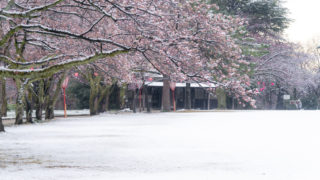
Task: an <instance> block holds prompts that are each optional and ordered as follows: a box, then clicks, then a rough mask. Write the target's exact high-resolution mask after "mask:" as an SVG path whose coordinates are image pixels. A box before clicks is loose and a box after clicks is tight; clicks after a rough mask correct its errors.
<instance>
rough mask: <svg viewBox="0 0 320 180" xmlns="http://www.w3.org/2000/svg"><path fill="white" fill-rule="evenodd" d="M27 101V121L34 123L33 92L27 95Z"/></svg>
mask: <svg viewBox="0 0 320 180" xmlns="http://www.w3.org/2000/svg"><path fill="white" fill-rule="evenodd" d="M30 96H31V97H30ZM25 102H26V121H27V123H33V121H32V95H31V94H28V95H26V97H25Z"/></svg>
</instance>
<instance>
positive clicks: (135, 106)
mask: <svg viewBox="0 0 320 180" xmlns="http://www.w3.org/2000/svg"><path fill="white" fill-rule="evenodd" d="M132 101H133V102H132V111H133V113H136V112H137V90H136V89H135V90H133V100H132Z"/></svg>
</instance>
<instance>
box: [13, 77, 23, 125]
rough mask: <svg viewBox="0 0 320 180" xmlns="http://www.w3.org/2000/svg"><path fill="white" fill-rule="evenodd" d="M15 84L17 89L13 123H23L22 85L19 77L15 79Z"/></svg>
mask: <svg viewBox="0 0 320 180" xmlns="http://www.w3.org/2000/svg"><path fill="white" fill-rule="evenodd" d="M16 86H17V89H18V92H17V93H18V94H17V99H16V121H15V124H22V123H23V109H24V108H23V97H24V87H23V85H22V84H21V80H20V79H16Z"/></svg>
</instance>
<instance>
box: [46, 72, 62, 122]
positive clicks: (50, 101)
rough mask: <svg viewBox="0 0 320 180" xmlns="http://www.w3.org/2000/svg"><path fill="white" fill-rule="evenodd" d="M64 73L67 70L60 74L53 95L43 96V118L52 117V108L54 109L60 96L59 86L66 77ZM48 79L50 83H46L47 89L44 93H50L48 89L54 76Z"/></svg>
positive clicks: (51, 85)
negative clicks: (44, 105)
mask: <svg viewBox="0 0 320 180" xmlns="http://www.w3.org/2000/svg"><path fill="white" fill-rule="evenodd" d="M66 74H67V71H66V72H64V73H63V75H62V76H61V78H60V79H59V81H58V83H57V84H56V86H55V90H54V92H53V95H52V96H51V95H50V96H47V97H46V98H45V104H46V107H45V111H46V113H45V119H53V118H54V109H55V106H56V103H57V100H58V98H59V96H60V92H61V90H60V88H61V85H62V83H63V81H64V79H65V77H66ZM48 81H50V83H48V87H49V88H47V89H48V90H47V92H46V94H49V93H50V89H51V87H53V83H54V78H50V79H49V80H48Z"/></svg>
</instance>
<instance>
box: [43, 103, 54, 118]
mask: <svg viewBox="0 0 320 180" xmlns="http://www.w3.org/2000/svg"><path fill="white" fill-rule="evenodd" d="M53 118H54V106H53V105H52V104H50V105H47V107H46V114H45V119H53Z"/></svg>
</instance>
